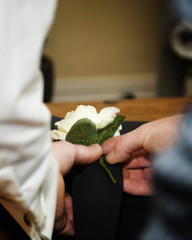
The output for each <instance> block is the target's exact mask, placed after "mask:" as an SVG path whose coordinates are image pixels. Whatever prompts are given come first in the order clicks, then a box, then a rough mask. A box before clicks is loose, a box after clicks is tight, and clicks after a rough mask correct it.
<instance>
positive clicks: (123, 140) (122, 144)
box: [102, 115, 183, 195]
mask: <svg viewBox="0 0 192 240" xmlns="http://www.w3.org/2000/svg"><path fill="white" fill-rule="evenodd" d="M182 118H183V115H176V116H173V117H167V118H163V119H160V120H157V121H153V122H149V123H146V124H143V125H141V126H140V127H138V128H137V129H135V130H134V131H131V132H129V133H127V134H124V135H122V136H119V137H116V138H111V139H108V140H107V141H105V142H104V143H103V144H102V148H103V152H104V154H107V156H106V160H107V162H108V163H111V164H115V163H118V162H123V163H124V167H123V181H124V191H125V192H128V193H130V194H135V195H151V194H152V193H153V188H152V182H151V179H152V171H151V169H152V168H151V167H152V163H151V155H152V154H156V153H158V152H160V151H163V150H164V149H165V148H167V147H169V146H170V145H172V144H174V143H175V141H177V139H178V135H179V130H178V129H179V126H180V122H181V120H182Z"/></svg>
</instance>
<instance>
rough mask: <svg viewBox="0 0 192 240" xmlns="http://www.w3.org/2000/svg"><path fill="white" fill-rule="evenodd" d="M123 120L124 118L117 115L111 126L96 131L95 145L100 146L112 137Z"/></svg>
mask: <svg viewBox="0 0 192 240" xmlns="http://www.w3.org/2000/svg"><path fill="white" fill-rule="evenodd" d="M124 119H125V117H124V116H121V115H117V116H116V117H115V119H114V121H113V122H112V123H111V124H109V125H107V126H106V127H105V128H102V129H98V130H97V143H98V144H101V143H102V142H104V141H105V140H107V139H108V138H111V137H113V136H114V134H115V132H116V131H117V129H118V128H119V126H120V125H121V123H122V122H123V120H124Z"/></svg>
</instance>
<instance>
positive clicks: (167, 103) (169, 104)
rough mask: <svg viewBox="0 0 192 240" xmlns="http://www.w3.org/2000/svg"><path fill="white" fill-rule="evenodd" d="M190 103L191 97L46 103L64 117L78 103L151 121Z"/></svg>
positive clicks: (127, 116) (180, 109)
mask: <svg viewBox="0 0 192 240" xmlns="http://www.w3.org/2000/svg"><path fill="white" fill-rule="evenodd" d="M191 103H192V97H174V98H151V99H131V100H130V99H128V100H121V101H118V102H114V103H105V102H68V103H47V104H46V105H47V106H48V108H49V109H50V111H51V114H52V115H54V116H58V117H62V118H64V117H65V115H66V113H67V112H68V111H72V110H75V109H76V107H77V106H78V105H80V104H83V105H92V106H94V107H96V109H97V111H100V110H101V109H102V108H104V107H109V106H115V107H117V108H119V109H120V114H121V115H123V116H125V117H126V119H125V120H126V121H152V120H156V119H159V118H163V117H167V116H171V115H173V114H177V113H180V112H183V111H185V110H186V109H187V108H188V107H189V106H190V104H191Z"/></svg>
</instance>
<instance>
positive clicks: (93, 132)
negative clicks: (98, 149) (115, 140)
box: [66, 118, 97, 146]
mask: <svg viewBox="0 0 192 240" xmlns="http://www.w3.org/2000/svg"><path fill="white" fill-rule="evenodd" d="M96 140H97V129H96V125H95V123H93V122H92V121H91V120H90V119H88V118H82V119H80V120H78V121H77V122H76V123H75V124H74V125H73V126H72V127H71V129H70V131H69V132H68V134H67V136H66V141H68V142H71V143H74V144H82V145H86V146H89V145H91V144H93V143H96Z"/></svg>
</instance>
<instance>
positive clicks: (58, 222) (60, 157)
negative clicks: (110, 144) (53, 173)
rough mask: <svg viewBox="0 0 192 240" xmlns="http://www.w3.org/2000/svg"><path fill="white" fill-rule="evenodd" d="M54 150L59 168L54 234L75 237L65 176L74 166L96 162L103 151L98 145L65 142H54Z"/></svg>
mask: <svg viewBox="0 0 192 240" xmlns="http://www.w3.org/2000/svg"><path fill="white" fill-rule="evenodd" d="M52 148H53V153H54V155H55V158H56V160H57V162H58V166H59V180H58V192H57V207H56V216H55V227H54V233H55V234H60V235H74V228H73V208H72V199H71V196H70V195H69V194H67V193H66V192H65V182H64V178H63V176H64V175H66V173H67V172H68V171H69V170H70V169H71V167H72V166H73V165H74V164H88V163H89V164H90V163H92V162H94V161H96V160H97V159H98V158H99V157H100V156H101V154H102V149H101V147H100V146H99V145H97V144H93V145H91V146H89V147H86V146H82V145H74V144H71V143H69V142H64V141H59V142H54V143H53V144H52Z"/></svg>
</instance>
